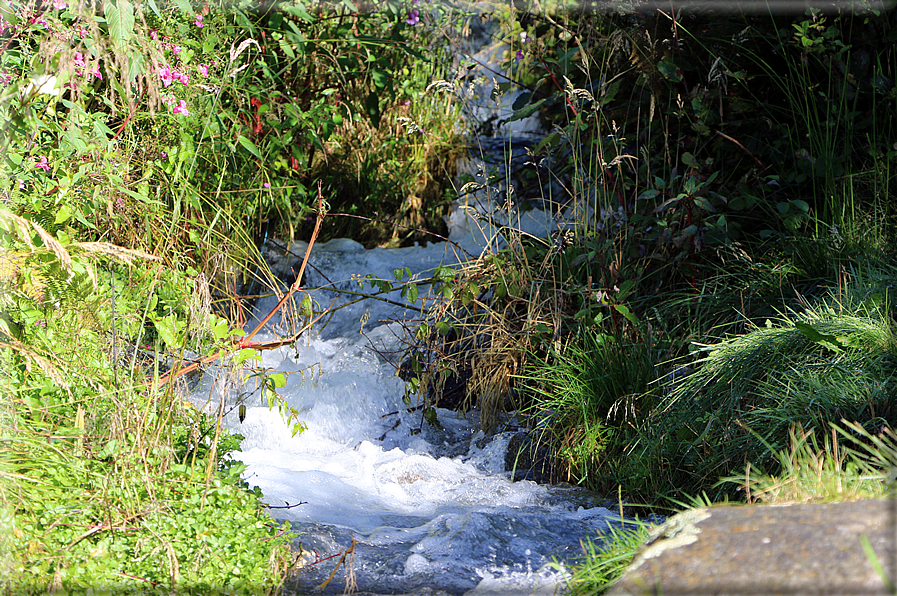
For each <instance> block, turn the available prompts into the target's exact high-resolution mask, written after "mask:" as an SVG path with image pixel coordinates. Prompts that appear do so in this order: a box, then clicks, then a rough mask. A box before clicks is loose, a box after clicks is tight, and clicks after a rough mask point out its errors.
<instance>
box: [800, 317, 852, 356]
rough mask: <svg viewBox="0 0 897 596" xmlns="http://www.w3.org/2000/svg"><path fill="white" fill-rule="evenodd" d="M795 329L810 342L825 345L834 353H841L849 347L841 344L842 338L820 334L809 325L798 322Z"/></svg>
mask: <svg viewBox="0 0 897 596" xmlns="http://www.w3.org/2000/svg"><path fill="white" fill-rule="evenodd" d="M794 328H795V329H797V330H798V331H800V332H801V334H802V335H803V336H804V337H806V338H807V339H809V340H810V341H812V342H814V343H817V344H820V345H823V346H825V347H827V348H829V349H830V350H832V351H834V352H840V351H841V350H842V349H844V348H846V347H847V346H845V345H844V344H843V343H842V342H841V339H840V338H838V337H836V336H834V335H830V334H827V333H820V332H819V331H818V330H816V329H815V328H814V327H813V326H812V325H810V324H808V323H802V322H800V321H798V322H796V323H794Z"/></svg>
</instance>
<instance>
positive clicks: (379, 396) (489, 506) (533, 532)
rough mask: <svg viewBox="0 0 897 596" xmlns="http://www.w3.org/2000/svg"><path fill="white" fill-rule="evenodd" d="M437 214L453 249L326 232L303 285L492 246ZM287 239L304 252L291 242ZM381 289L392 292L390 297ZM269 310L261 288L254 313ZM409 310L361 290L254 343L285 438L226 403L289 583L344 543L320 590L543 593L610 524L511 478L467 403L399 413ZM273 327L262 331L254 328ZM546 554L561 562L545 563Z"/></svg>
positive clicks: (335, 284) (561, 496) (213, 386)
mask: <svg viewBox="0 0 897 596" xmlns="http://www.w3.org/2000/svg"><path fill="white" fill-rule="evenodd" d="M514 219H516V220H517V223H519V224H520V223H522V227H524V228H525V229H526V231H528V232H530V233H534V234H539V235H541V236H545V235H547V232H549V231H550V230H551V228H552V227H556V224H555V223H554V222H551V221H550V220H549V219H548V218H546V216H545V214H543V213H541V212H529V213H528V214H525V215H522V216H516V217H515V218H514ZM451 224H452V225H451V230H452V231H451V240H452V241H454V242H455V243H457V244H455V245H453V244H450V243H435V244H429V245H428V246H426V247H413V248H402V249H394V250H385V249H374V250H364V249H363V248H362V247H361V246H360V245H358V244H357V243H354V242H351V241H345V240H340V241H331V242H328V243H327V244H324V245H320V246H315V248H314V250H313V253H312V256H311V260H310V265H312V266H313V267H310V269H309V271H308V273H307V277H306V283H305V285H306V287H315V286H320V287H330V288H337V289H351V290H353V291H357V290H358V285H357V283H356V282H355V281H353V276H358V275H362V276H363V275H366V274H369V273H373V274H375V275H378V276H380V277H382V278H385V279H391V278H392V277H393V270H394V269H395V268H404V267H408V268H410V269H411V270H412V271H413V272H414V273H415V275H416V276H418V278H424V279H425V278H427V277H429V275H430V274H432V270H433V269H434V268H435V267H437V266H439V265H453V264H455V263H457V262H458V260H459V258H463V257H464V254H465V252H466V253H469V254H473V255H477V254H479V253H480V252H481V251H482V250H483V249H484V247H486V246H488V245H494V238H493V234H494V229H492V228H490V227H489V226H485V227H484V226H483V224H482V223H480V222H477V221H475V220H473V219H470V218H468V217H465V216H463V214H462V213H461V212H459V213H456V214H455V215H454V216H453V219H452V221H451ZM292 248H293V250H294V251H295V252H297V253H298V254H300V255H301V254H303V253H302V252H301V251H302V247H301V246H299V247H292ZM459 248H460V249H462V250H461V251H459V250H458V249H459ZM459 252H460V254H458V253H459ZM421 293H423V290H422V292H421ZM312 295H313V296H314V299H315V300H316V301H317V302H318V303H319V304H320V305H322V306H328V305H330V304H331V303H332V302H333V301H334V300H336V301H337V303H346V302H348V301H349V299H350V298H354V297H351V296H348V297H347V296H345V295H340V294H335V293H334V292H332V291H330V290H328V289H318V290H314V291H313V292H312ZM389 297H390V298H391V299H393V300H394V301H396V302H399V301H401V298H400V297H399V295H398V292H395V293H393V294H391V295H390V296H389ZM273 306H274V299H273V298H272V299H270V300H268V301H263V302H262V303H261V304H259V305H258V311H259V312H260V313H263V314H264V313H267V312H268V311H269V310H270V309H271V308H272V307H273ZM419 316H420V314H419V313H417V312H414V311H411V310H410V309H407V308H402V307H399V306H396V305H395V304H388V303H384V302H378V301H372V300H365V301H363V302H359V303H357V304H354V305H352V306H349V307H346V308H343V309H341V310H339V311H338V312H337V313H336V315H335V317H334V318H333V320H331V321H330V322H329V323H328V324H327V326H326V327H324V328H323V329H320V330H315V331H313V332H310V333H307V334H306V335H305V336H303V337H302V338H301V339H300V340H299V341H297V343H296V344H295V345H294V346H292V347H282V348H279V349H276V350H270V351H267V352H265V353H264V354H263V359H262V361H261V363H260V364H259V366H260V367H263V368H265V369H266V370H267V371H269V372H271V373H275V372H278V373H283V374H284V375H285V376H286V387H284V388H282V389H280V390H279V393H280V394H281V395H282V396H283V397H284V398H285V399H286V401H287V403H288V404H289V405H290V406H291V407H293V408H295V409H296V410H297V411H298V413H299V419H300V420H301V421H302V422H303V423H304V424H305V425H306V426H307V430H305V431H304V432H303V433H301V434H298V435H296V436H295V437H294V436H292V433H291V430H290V428H289V427H288V425H287V424H285V423H284V421H283V419H282V417H281V415H280V414H279V412H278V411H277V409H276V408H275V409H274V410H271V409H269V408H268V407H267V404H266V403H263V401H262V398H261V397H260V396H258V395H250V396H249V397H247V396H246V395H245V393H244V395H243V397H242V400H243V403H246V404H247V405H248V407H247V411H246V416H245V420H244V421H243V422H242V423H241V422H240V420H239V419H238V416H237V412H236V411H235V409H234V408H233V407H230V408H229V409H230V413H228V414H227V416H226V417H225V423H226V425H227V426H228V427H229V428H230V429H231V430H233V431H234V432H236V433H239V434H241V435H243V436H244V437H245V440H244V441H243V443H242V452H241V453H239V454H237V455H238V457H239V459H241V460H242V461H243V462H244V463H245V464H246V465H247V466H248V467H247V470H246V472H245V473H244V477H245V478H246V479H247V480H248V481H249V482H250V484H253V485H256V486H259V487H260V488H261V490H262V493H263V494H264V500H265V502H266V503H268V504H269V505H271V506H274V507H287V506H292V507H289V508H284V509H272V512H273V513H274V515H275V517H276V518H278V519H283V520H287V521H290V522H291V523H292V525H293V527H294V528H295V529H296V531H297V532H298V533H299V541H300V542H301V547H302V549H303V550H304V551H306V552H307V553H308V554H307V558H308V559H310V560H311V562H312V564H310V565H308V566H306V567H305V568H304V569H302V570H301V571H299V573H298V575H297V576H296V577H295V578H294V579H293V580H291V582H290V583H289V589H290V590H295V591H298V592H300V593H302V592H307V591H311V590H312V589H313V588H314V587H315V586H317V585H319V584H321V583H322V582H323V581H325V580H326V579H327V578H328V577H329V575H330V573H331V571H333V567H334V566H335V565H336V562H337V561H338V560H339V558H338V557H334V558H331V559H327V557H333V556H334V555H337V554H339V553H342V552H344V551H346V549H348V548H349V547H350V546H351V545H352V544H353V541H355V543H356V546H355V549H354V556H353V558H352V559H351V560H350V561H349V564H347V565H345V566H344V567H343V568H341V569H340V570H339V571H338V572H337V574H336V577H335V579H334V580H333V581H332V582H331V583H330V584H329V585H328V587H327V589H326V591H327V592H328V593H341V592H342V591H343V590H344V589H345V588H346V586H347V580H348V578H347V577H346V575H345V571H346V570H349V569H350V570H351V574H352V580H351V581H354V582H355V585H356V586H357V589H358V590H359V591H360V593H362V594H364V593H367V594H396V593H412V594H465V593H466V594H472V595H473V594H476V595H487V594H488V595H498V594H504V595H511V594H550V593H554V592H555V590H556V589H557V588H558V587H559V586H561V585H562V584H563V581H564V579H565V578H566V576H567V574H566V572H565V570H564V566H563V564H562V563H563V562H565V561H566V562H569V561H571V560H573V559H575V558H577V557H578V556H579V555H581V547H580V541H581V540H582V539H584V538H586V537H591V538H595V537H596V533H597V532H598V531H601V530H603V529H605V528H606V526H607V524H608V523H609V522H610V521H611V520H612V519H616V518H615V516H613V514H612V513H611V512H610V511H608V510H607V509H604V508H601V507H594V506H589V505H588V504H586V505H585V506H581V505H582V501H579V502H577V501H576V500H575V499H572V498H571V495H572V494H573V492H574V491H571V490H570V489H560V488H550V487H546V486H543V485H538V484H535V483H533V482H530V481H521V482H511V480H510V478H509V473H508V472H506V471H505V469H504V465H505V450H506V448H507V444H508V440H509V435H507V434H505V435H498V436H496V437H484V436H483V434H482V433H481V432H479V431H477V430H476V414H475V413H471V414H468V416H467V417H466V418H464V417H460V416H459V415H458V414H456V413H455V412H451V411H447V410H441V409H438V410H437V414H438V418H439V422H440V423H441V425H442V426H443V429H442V430H439V429H436V428H434V427H432V426H430V425H429V424H427V423H425V422H423V420H422V418H421V416H422V414H421V412H420V411H409V409H408V406H407V404H405V403H404V402H403V396H404V394H405V387H404V382H403V381H402V380H401V379H399V378H398V377H397V376H396V374H395V370H396V369H395V362H397V361H398V359H399V358H400V355H399V352H400V351H401V349H402V348H403V347H404V345H405V343H404V342H405V336H406V333H407V327H408V325H407V324H403V323H402V322H401V321H403V320H405V319H406V317H407V318H410V319H413V318H416V317H419ZM362 320H364V321H365V323H364V325H362ZM281 324H283V323H282V322H281V323H279V322H275V323H274V324H273V327H274V329H276V328H277V326H278V325H281ZM275 337H276V334H275V332H274V331H273V330H272V329H266V330H265V331H264V332H262V333H260V335H259V336H257V338H258V339H259V340H260V341H263V340H265V339H273V338H275ZM390 360H392V363H391V362H390ZM250 390H251V383H250V385H248V386H247V387H242V388H230V389H228V388H226V387H225V386H223V385H222V384H220V383H216V382H214V380H213V379H212V378H211V375H210V374H207V378H206V382H205V383H204V384H203V385H202V386H201V387H200V388H199V389H197V390H196V391H195V392H194V394H193V397H192V399H193V400H194V401H195V402H196V403H197V404H203V405H204V406H205V407H207V408H215V406H216V404H217V403H218V402H219V401H220V400H222V399H223V400H225V403H227V404H229V406H233V405H234V404H235V403H236V400H237V399H238V395H239V393H240V392H241V391H242V392H246V391H250ZM299 503H301V504H299ZM325 559H327V560H325ZM554 559H557V560H558V561H560V562H561V564H560V565H552V564H551V563H552V561H553V560H554ZM351 581H350V583H351Z"/></svg>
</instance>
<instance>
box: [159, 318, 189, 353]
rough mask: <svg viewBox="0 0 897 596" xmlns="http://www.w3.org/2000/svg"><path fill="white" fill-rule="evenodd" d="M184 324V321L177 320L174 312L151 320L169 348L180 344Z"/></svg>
mask: <svg viewBox="0 0 897 596" xmlns="http://www.w3.org/2000/svg"><path fill="white" fill-rule="evenodd" d="M186 325H187V323H186V322H184V321H179V320H178V318H177V316H176V315H174V314H170V315H168V316H167V317H163V318H161V319H158V318H157V319H155V320H153V326H154V327H155V328H156V332H157V333H158V334H159V337H161V338H162V341H164V342H165V345H166V346H168V348H169V349H174V348H177V347H178V346H180V343H181V342H180V340H181V331H183V329H184V327H186Z"/></svg>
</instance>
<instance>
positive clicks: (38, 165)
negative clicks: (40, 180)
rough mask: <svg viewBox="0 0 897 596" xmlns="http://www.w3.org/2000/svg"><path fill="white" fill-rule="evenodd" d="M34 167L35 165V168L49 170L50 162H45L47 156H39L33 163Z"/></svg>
mask: <svg viewBox="0 0 897 596" xmlns="http://www.w3.org/2000/svg"><path fill="white" fill-rule="evenodd" d="M34 167H35V168H40V169H42V170H43V171H45V172H49V171H50V164H49V163H47V158H46V157H41V158H40V159H39V160H38V161H37V163H36V164H34Z"/></svg>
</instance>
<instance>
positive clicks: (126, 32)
mask: <svg viewBox="0 0 897 596" xmlns="http://www.w3.org/2000/svg"><path fill="white" fill-rule="evenodd" d="M103 12H104V14H105V15H106V21H107V22H108V23H109V35H110V37H112V41H113V43H114V44H115V45H116V47H119V48H121V47H122V46H123V45H124V44H125V42H128V41H130V40H131V39H133V38H134V5H133V4H131V3H130V2H128V0H118V6H115V5H114V4H112V3H111V2H105V3H104V4H103Z"/></svg>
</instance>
